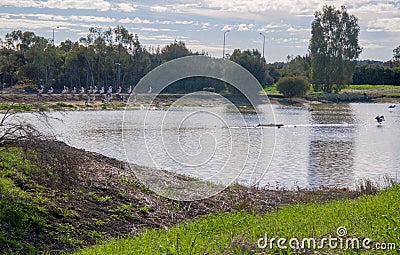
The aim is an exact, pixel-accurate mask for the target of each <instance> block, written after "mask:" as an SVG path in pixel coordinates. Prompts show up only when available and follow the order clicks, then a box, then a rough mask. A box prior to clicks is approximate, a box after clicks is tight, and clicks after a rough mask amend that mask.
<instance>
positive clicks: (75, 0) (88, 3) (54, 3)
mask: <svg viewBox="0 0 400 255" xmlns="http://www.w3.org/2000/svg"><path fill="white" fill-rule="evenodd" d="M41 7H46V8H51V9H84V10H98V11H108V10H110V9H111V3H109V2H107V1H105V0H96V1H93V0H47V1H42V2H41Z"/></svg>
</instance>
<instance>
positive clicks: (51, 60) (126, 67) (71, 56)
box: [0, 26, 277, 93]
mask: <svg viewBox="0 0 400 255" xmlns="http://www.w3.org/2000/svg"><path fill="white" fill-rule="evenodd" d="M200 54H201V55H207V54H206V53H205V52H192V51H191V50H190V49H188V48H187V46H186V45H185V43H184V42H182V41H174V42H172V43H170V44H169V45H166V46H165V47H163V48H160V47H157V48H155V47H145V46H144V45H143V44H141V43H140V41H139V38H138V36H137V35H135V34H133V33H131V32H129V31H128V30H127V29H126V28H124V27H123V26H117V27H115V28H109V29H107V30H104V29H101V28H96V27H92V28H90V29H89V33H88V35H87V36H86V37H82V38H80V39H79V41H76V42H73V41H71V40H65V41H63V42H61V43H60V45H57V46H56V45H54V44H53V42H52V41H51V40H50V39H46V38H44V37H41V36H37V35H35V33H34V32H31V31H25V32H22V31H20V30H16V31H12V32H11V33H8V34H6V35H5V38H4V40H1V41H0V80H1V83H2V84H3V86H12V85H15V84H17V83H24V84H31V85H33V87H36V88H37V87H38V86H43V87H45V88H50V87H53V88H54V89H55V90H59V91H61V90H62V89H63V88H64V86H66V87H68V88H69V89H72V88H74V87H75V88H77V89H78V90H79V88H81V87H83V88H85V89H88V88H90V87H94V86H96V87H98V88H100V87H105V88H106V89H107V88H108V87H109V86H112V87H113V88H114V89H117V88H119V87H121V88H122V89H125V91H126V89H127V88H129V87H131V86H132V87H133V86H135V85H136V84H137V83H138V82H139V80H140V79H141V78H142V77H143V76H145V75H146V74H147V73H148V72H149V71H151V70H153V69H154V68H156V67H157V66H159V65H161V64H162V63H165V62H167V61H170V60H173V59H176V58H180V57H185V56H190V55H200ZM231 60H233V61H236V62H238V63H240V64H242V65H243V66H244V67H245V68H247V69H248V70H249V71H250V72H251V73H252V74H253V75H254V76H255V77H257V79H258V80H259V81H260V83H261V84H263V85H264V86H266V85H271V84H273V83H274V82H275V81H276V79H277V77H276V75H275V76H274V75H272V76H273V77H275V79H274V78H272V77H271V75H270V74H269V70H268V68H272V67H273V66H272V65H269V66H268V65H267V64H266V63H265V60H264V59H262V58H261V54H260V53H259V52H258V51H257V50H252V51H250V50H247V51H243V52H242V51H240V50H235V51H234V52H233V54H232V55H231ZM272 69H273V68H272ZM272 73H274V72H272ZM204 88H212V90H213V91H216V92H221V91H227V90H229V85H227V84H224V83H223V82H221V81H217V80H213V79H211V78H206V77H196V78H189V79H186V80H183V81H178V82H176V84H172V85H171V86H169V87H168V88H167V90H166V91H165V92H169V93H177V92H179V93H186V92H191V91H197V90H201V89H204ZM33 90H34V89H33Z"/></svg>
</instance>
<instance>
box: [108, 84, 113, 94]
mask: <svg viewBox="0 0 400 255" xmlns="http://www.w3.org/2000/svg"><path fill="white" fill-rule="evenodd" d="M112 91H113V88H112V86H110V87H108V90H107V94H111V93H112Z"/></svg>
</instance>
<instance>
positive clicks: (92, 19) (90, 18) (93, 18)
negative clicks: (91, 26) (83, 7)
mask: <svg viewBox="0 0 400 255" xmlns="http://www.w3.org/2000/svg"><path fill="white" fill-rule="evenodd" d="M69 20H71V21H83V22H92V23H109V22H115V19H114V18H109V17H99V16H76V15H72V16H70V17H69Z"/></svg>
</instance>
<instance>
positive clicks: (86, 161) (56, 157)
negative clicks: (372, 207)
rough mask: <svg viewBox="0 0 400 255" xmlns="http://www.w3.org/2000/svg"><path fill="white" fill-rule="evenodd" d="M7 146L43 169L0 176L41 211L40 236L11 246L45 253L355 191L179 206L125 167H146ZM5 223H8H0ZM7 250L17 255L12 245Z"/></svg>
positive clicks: (229, 195)
mask: <svg viewBox="0 0 400 255" xmlns="http://www.w3.org/2000/svg"><path fill="white" fill-rule="evenodd" d="M10 146H11V147H13V148H15V147H17V148H24V150H25V151H26V153H27V154H26V153H25V154H23V155H26V159H28V160H29V161H30V162H31V163H32V164H34V165H36V166H37V167H38V168H39V169H42V170H38V171H39V172H38V171H36V172H35V173H34V174H32V173H29V172H27V171H26V170H24V169H17V170H15V169H14V170H13V172H12V174H9V175H7V176H6V177H7V178H9V179H11V180H12V181H13V182H14V184H15V185H16V186H17V187H18V188H19V189H21V190H22V191H23V192H26V194H28V196H27V197H28V198H27V199H30V200H32V201H36V202H35V203H39V205H40V208H44V209H43V210H41V211H40V212H38V215H39V216H40V217H43V218H44V219H45V222H46V224H45V227H44V228H43V229H41V230H40V231H39V230H37V229H36V230H35V231H39V233H36V232H35V231H33V230H32V231H33V232H32V233H31V232H29V233H26V234H27V235H28V236H29V238H27V239H24V240H17V242H23V243H24V245H31V246H32V247H37V249H39V250H40V251H47V252H55V251H59V250H62V251H71V250H74V249H76V248H78V247H82V246H87V245H93V244H95V243H96V242H99V241H103V240H109V239H113V238H118V237H123V236H127V235H136V234H139V233H141V232H142V231H143V230H145V229H149V228H150V229H151V228H169V227H171V226H173V225H175V224H177V223H179V222H182V221H184V220H191V219H194V218H196V217H198V216H200V215H205V214H210V213H217V212H229V211H240V210H245V211H251V212H255V213H264V212H268V211H272V210H276V209H277V208H279V207H281V206H284V205H287V204H292V203H308V202H311V201H313V202H314V201H315V202H324V201H328V200H332V199H338V198H344V197H349V198H355V197H358V196H360V194H361V193H360V192H357V191H349V190H344V189H319V190H294V191H287V190H280V189H278V190H267V189H263V188H247V187H243V186H238V185H235V186H232V187H229V188H227V189H226V190H224V191H223V192H222V193H220V194H218V195H216V196H214V197H211V198H208V199H203V200H199V201H193V202H179V201H173V200H170V199H166V198H163V197H160V196H158V195H156V194H155V193H153V192H152V191H151V190H149V189H148V188H147V187H146V186H144V185H142V184H141V183H140V182H139V181H138V180H137V179H136V178H135V176H134V174H133V172H132V168H134V169H136V170H141V171H145V170H146V169H145V168H143V167H140V166H136V165H132V166H129V165H128V164H127V163H125V162H121V161H118V160H115V159H111V158H108V157H105V156H103V155H101V154H97V153H92V152H87V151H84V150H80V149H75V148H72V147H69V146H67V145H66V144H64V143H60V142H54V141H35V142H33V143H32V142H28V143H27V142H22V143H19V144H13V145H10ZM6 152H7V151H5V152H4V151H2V152H0V153H6ZM29 155H31V156H29ZM32 155H34V156H32ZM4 166H7V165H6V163H4ZM3 170H4V171H8V170H7V169H6V168H4V169H3ZM169 175H170V178H182V177H181V176H178V175H174V174H169ZM21 176H25V177H24V178H22V177H21ZM185 178H186V177H185ZM37 201H39V202H37ZM39 216H38V217H39ZM6 224H10V223H9V222H0V225H3V226H5V225H6ZM2 234H3V235H6V236H7V234H8V233H7V232H4V231H3V232H2ZM8 237H9V238H12V236H11V237H10V236H8ZM1 249H5V247H2V245H1V241H0V253H1ZM13 250H14V251H16V252H18V248H13ZM3 251H4V250H3Z"/></svg>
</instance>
